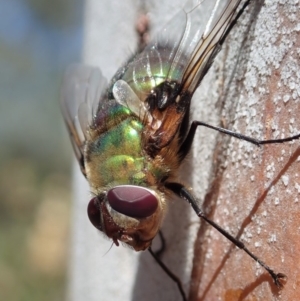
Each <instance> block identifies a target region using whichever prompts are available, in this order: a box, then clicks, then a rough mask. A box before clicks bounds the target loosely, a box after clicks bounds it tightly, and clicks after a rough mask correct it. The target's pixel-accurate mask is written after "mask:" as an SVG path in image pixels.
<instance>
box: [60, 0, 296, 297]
mask: <svg viewBox="0 0 300 301" xmlns="http://www.w3.org/2000/svg"><path fill="white" fill-rule="evenodd" d="M241 2H242V0H223V1H222V0H221V1H219V0H218V1H217V0H216V1H211V0H202V1H200V3H199V4H198V5H197V6H196V7H194V8H193V9H191V8H189V7H188V4H189V3H187V6H186V8H185V9H184V10H182V11H181V12H180V13H179V14H177V15H176V16H175V17H174V18H173V19H172V20H171V22H169V23H168V24H167V25H166V26H165V27H164V28H163V30H161V31H160V33H159V34H158V35H157V36H155V39H153V40H152V41H151V42H150V43H149V44H148V45H147V46H146V47H145V49H144V50H142V51H141V52H140V53H138V54H136V55H135V56H133V57H132V58H131V59H130V60H129V61H128V62H127V63H126V64H125V65H124V66H123V67H121V68H120V69H119V70H118V71H117V72H116V74H115V76H114V77H113V78H112V80H111V81H110V83H109V84H108V85H107V83H106V80H105V79H104V77H103V76H102V74H101V72H100V70H99V69H97V68H93V67H88V66H78V65H76V66H73V67H71V68H70V69H69V70H68V72H67V73H66V76H65V83H64V90H63V98H62V103H61V105H62V111H63V115H64V119H65V121H66V124H67V127H68V130H69V133H70V136H71V141H72V145H73V148H74V152H75V155H76V158H77V160H78V162H79V164H80V167H81V171H82V173H83V175H84V176H85V177H86V179H87V181H88V183H89V185H90V188H91V191H92V194H93V195H94V197H93V198H92V199H91V200H90V202H89V204H88V216H89V219H90V221H91V223H92V224H93V225H94V226H95V227H96V228H97V229H98V230H100V231H102V232H103V233H105V234H106V235H107V236H108V237H109V238H111V239H112V241H113V243H114V244H115V245H117V246H118V245H119V242H122V243H125V244H127V245H129V246H130V247H132V248H133V249H134V250H135V251H142V250H146V249H148V250H149V251H150V253H151V254H152V255H153V256H154V257H155V259H156V260H157V261H158V263H159V264H160V265H161V266H162V268H164V269H165V271H166V272H167V273H168V275H169V276H170V277H171V278H172V279H173V280H174V281H176V282H177V284H178V287H179V290H180V292H181V294H182V297H183V299H184V300H186V297H185V294H184V292H183V289H182V286H181V283H180V281H179V280H178V278H177V277H176V276H175V275H173V274H172V272H171V271H170V270H168V269H167V268H166V267H165V266H164V264H163V263H162V262H161V261H160V260H159V258H158V257H157V256H156V255H155V253H154V252H153V251H152V250H151V243H152V240H153V239H154V237H155V236H156V235H157V234H158V233H159V230H160V227H161V224H162V221H163V219H164V216H165V214H166V211H167V210H166V208H167V207H168V200H169V199H170V198H172V195H176V196H178V197H180V198H181V199H184V200H186V201H187V202H188V203H189V204H190V205H191V207H192V208H193V210H194V211H195V213H196V214H197V215H198V216H199V217H201V218H202V219H204V220H205V221H206V222H207V223H209V224H210V225H212V226H213V227H214V228H215V229H217V230H218V231H219V232H220V233H222V234H223V235H224V236H225V237H227V238H228V239H229V240H230V241H231V242H233V243H234V244H235V245H236V246H238V247H239V248H240V249H242V250H244V251H245V252H246V253H247V254H248V255H249V256H250V257H252V258H253V259H254V260H255V261H257V262H258V263H259V264H260V265H261V266H262V267H263V268H265V269H266V271H267V272H268V273H269V274H270V275H271V277H272V278H273V280H274V282H275V284H276V285H277V286H278V287H281V286H282V284H283V281H284V279H285V275H284V274H282V273H275V272H274V271H273V269H271V268H269V267H268V266H267V265H266V264H265V263H264V262H263V261H261V260H260V259H259V258H258V257H257V256H255V255H254V254H252V253H251V252H250V251H249V250H248V249H247V248H246V246H245V245H244V244H243V243H242V242H241V241H239V240H238V239H235V238H234V237H233V236H232V235H230V234H229V233H228V232H227V231H225V230H224V229H222V228H221V227H220V226H219V225H217V224H216V223H214V222H213V221H212V220H210V219H209V218H207V217H206V216H205V214H204V213H203V211H202V210H201V209H200V207H199V205H198V204H197V202H196V199H195V197H194V196H193V195H192V193H191V192H190V191H189V189H188V188H186V187H185V186H184V185H182V184H181V183H179V182H178V180H177V177H178V175H177V173H178V169H179V166H180V165H181V163H182V161H183V160H184V159H185V157H186V156H187V155H188V153H189V151H190V149H191V146H192V143H193V139H194V135H195V133H196V129H197V128H198V126H204V127H208V128H211V129H213V130H216V131H219V132H221V133H224V134H227V135H230V136H233V137H236V138H238V139H242V140H245V141H248V142H249V143H252V144H255V145H263V144H272V143H284V142H287V141H292V140H295V139H298V138H299V137H300V135H295V136H292V137H288V138H285V139H276V140H257V139H253V138H250V137H247V136H245V135H242V134H239V133H235V132H232V131H230V130H227V129H224V128H219V127H215V126H212V125H209V124H206V123H203V122H201V121H193V122H191V123H190V122H189V109H190V103H191V99H192V97H193V94H194V92H195V90H196V89H197V87H198V86H199V84H200V83H201V81H202V79H203V77H204V76H205V74H206V73H207V71H208V70H209V68H210V66H211V64H212V63H213V60H214V58H215V56H216V55H217V53H218V52H219V50H220V49H221V46H222V44H223V43H224V41H225V39H226V37H227V36H228V34H229V33H230V31H231V29H232V28H233V26H234V25H235V24H236V22H237V20H238V19H239V18H240V16H241V15H242V13H243V12H244V11H245V9H246V7H247V6H248V5H249V3H250V2H251V0H247V1H245V2H244V3H241ZM204 10H205V11H206V10H208V11H209V12H210V14H208V15H209V18H206V19H204V20H201V24H200V23H199V22H198V21H197V20H198V18H197V16H199V15H202V14H203V11H204ZM203 15H204V14H203ZM205 15H206V14H205Z"/></svg>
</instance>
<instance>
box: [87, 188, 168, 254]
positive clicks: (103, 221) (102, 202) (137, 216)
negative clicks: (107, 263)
mask: <svg viewBox="0 0 300 301" xmlns="http://www.w3.org/2000/svg"><path fill="white" fill-rule="evenodd" d="M164 207H165V205H164V196H163V194H162V193H161V192H157V191H155V190H152V189H149V188H146V187H141V186H134V185H120V186H115V187H113V188H111V189H109V190H108V191H107V192H106V193H102V194H100V195H99V196H97V197H94V198H93V199H91V201H90V202H89V205H88V209H87V211H88V216H89V219H90V221H91V223H92V224H93V225H94V226H95V227H96V228H97V229H98V230H100V231H102V232H104V233H105V234H106V235H107V236H108V237H109V238H111V239H112V240H113V242H114V243H115V245H117V246H118V245H119V241H120V242H123V243H126V244H128V245H129V246H131V247H132V248H133V249H134V250H135V251H142V250H145V249H147V248H148V247H149V246H150V245H151V242H152V240H153V238H154V237H155V236H156V234H157V232H158V231H159V228H160V225H161V222H162V219H163V217H164V213H165V208H164Z"/></svg>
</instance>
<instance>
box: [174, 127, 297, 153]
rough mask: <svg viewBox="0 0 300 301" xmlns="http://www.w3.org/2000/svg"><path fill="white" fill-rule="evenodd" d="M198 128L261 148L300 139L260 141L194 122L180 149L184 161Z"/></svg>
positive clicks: (295, 136)
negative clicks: (211, 130) (207, 129)
mask: <svg viewBox="0 0 300 301" xmlns="http://www.w3.org/2000/svg"><path fill="white" fill-rule="evenodd" d="M198 126H204V127H207V128H210V129H213V130H215V131H218V132H220V133H223V134H226V135H229V136H232V137H235V138H238V139H241V140H245V141H248V142H249V143H252V144H255V145H256V146H260V145H264V144H275V143H285V142H290V141H293V140H297V139H299V138H300V134H297V135H294V136H290V137H287V138H283V139H269V140H259V139H255V138H252V137H248V136H245V135H243V134H240V133H236V132H233V131H230V130H227V129H224V128H221V127H217V126H213V125H210V124H208V123H205V122H202V121H193V122H192V124H191V127H190V130H189V132H188V134H187V136H186V138H185V140H184V141H183V143H182V145H181V147H180V149H179V155H180V157H181V158H182V159H184V157H185V156H186V155H187V154H188V152H189V150H190V149H191V146H192V143H193V140H194V137H195V133H196V130H197V127H198Z"/></svg>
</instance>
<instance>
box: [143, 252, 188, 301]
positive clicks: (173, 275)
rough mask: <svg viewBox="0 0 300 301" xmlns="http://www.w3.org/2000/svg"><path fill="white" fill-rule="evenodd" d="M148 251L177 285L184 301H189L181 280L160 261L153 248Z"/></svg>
mask: <svg viewBox="0 0 300 301" xmlns="http://www.w3.org/2000/svg"><path fill="white" fill-rule="evenodd" d="M148 251H149V252H150V254H151V255H152V257H153V258H154V260H155V261H156V262H157V263H158V264H159V266H160V267H161V268H162V269H163V270H164V272H165V273H166V274H167V275H168V276H169V277H170V278H171V279H172V280H173V281H174V282H175V283H176V284H177V287H178V289H179V291H180V294H181V296H182V300H183V301H187V298H186V295H185V292H184V290H183V287H182V283H181V281H180V279H179V278H178V277H177V276H176V275H175V274H174V273H173V272H172V271H171V270H170V269H169V268H168V267H167V266H166V265H165V264H164V263H163V262H162V261H161V260H160V258H159V257H158V256H157V254H156V252H153V250H152V249H151V247H149V249H148Z"/></svg>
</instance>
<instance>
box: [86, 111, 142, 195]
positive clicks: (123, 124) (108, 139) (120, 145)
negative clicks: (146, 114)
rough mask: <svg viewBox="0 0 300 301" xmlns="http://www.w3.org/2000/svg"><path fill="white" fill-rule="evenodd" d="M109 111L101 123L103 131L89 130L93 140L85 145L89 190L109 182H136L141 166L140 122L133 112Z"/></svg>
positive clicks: (140, 179) (138, 178)
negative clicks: (111, 112) (128, 113)
mask: <svg viewBox="0 0 300 301" xmlns="http://www.w3.org/2000/svg"><path fill="white" fill-rule="evenodd" d="M125 117H126V118H124V116H121V118H120V116H119V118H118V119H117V120H112V119H114V115H113V114H112V115H111V116H110V118H107V117H106V119H107V122H106V123H105V124H104V122H102V123H103V124H101V129H104V128H105V129H106V131H102V132H100V131H98V132H97V133H96V131H97V130H91V131H93V132H94V134H93V137H94V138H93V140H90V141H88V142H87V143H86V146H85V158H84V159H85V167H86V174H87V179H88V181H89V184H90V186H91V188H92V190H97V189H98V188H99V187H105V186H107V185H109V184H112V183H128V182H129V181H131V182H132V183H139V182H140V181H142V179H143V177H144V176H143V174H142V173H141V171H142V170H143V169H144V161H145V160H144V157H143V151H142V143H141V136H142V131H143V127H144V126H143V124H142V122H141V121H140V120H138V119H137V118H136V117H135V116H132V115H129V116H125Z"/></svg>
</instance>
